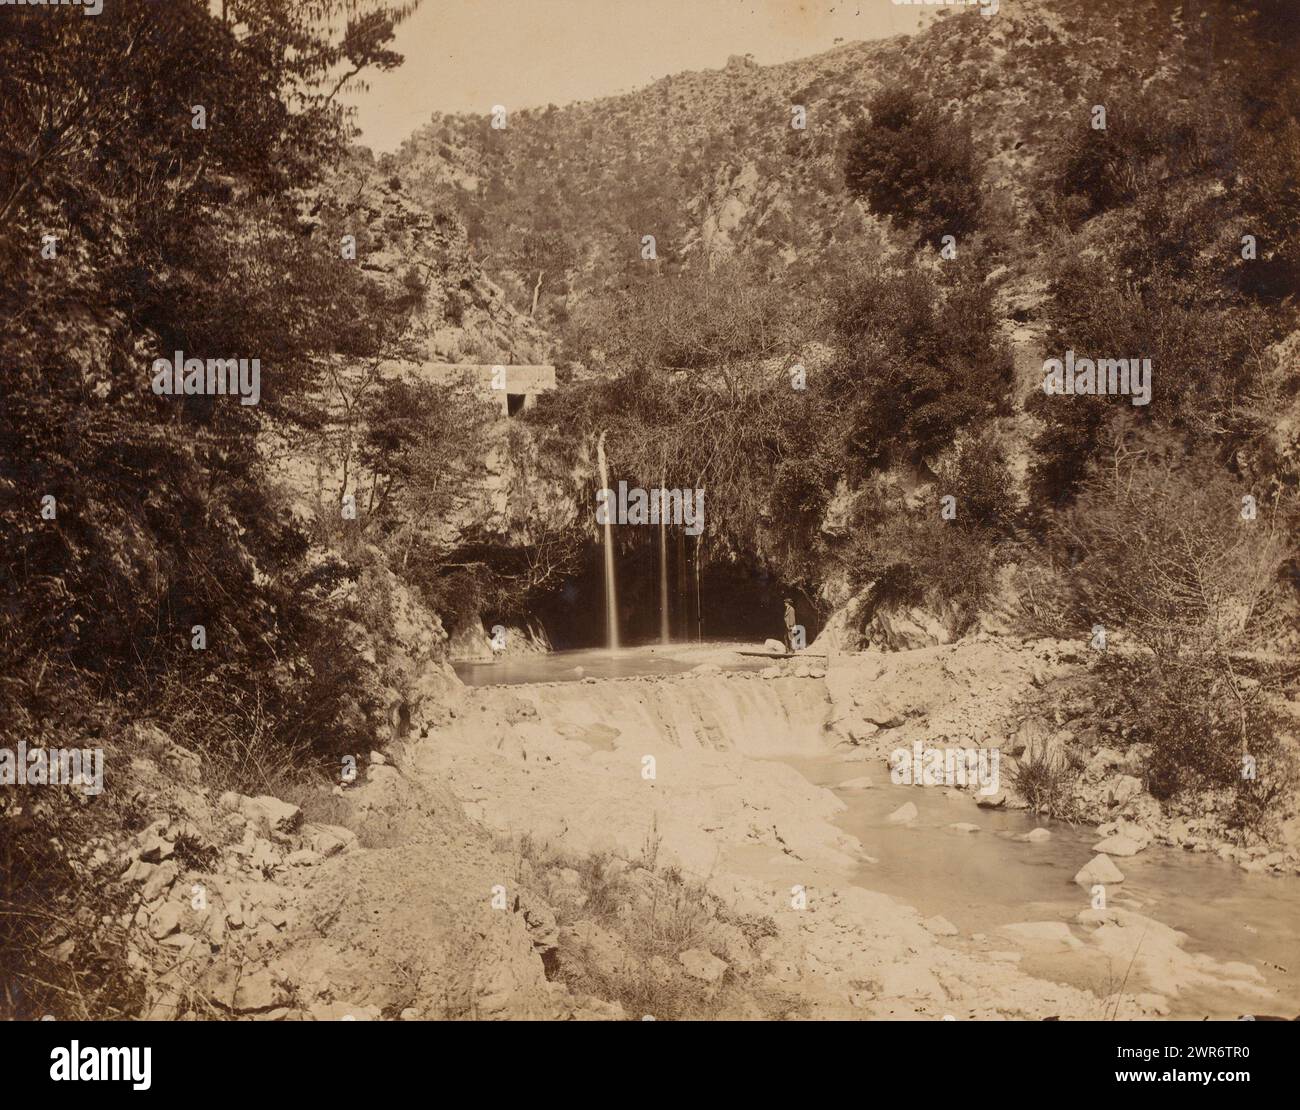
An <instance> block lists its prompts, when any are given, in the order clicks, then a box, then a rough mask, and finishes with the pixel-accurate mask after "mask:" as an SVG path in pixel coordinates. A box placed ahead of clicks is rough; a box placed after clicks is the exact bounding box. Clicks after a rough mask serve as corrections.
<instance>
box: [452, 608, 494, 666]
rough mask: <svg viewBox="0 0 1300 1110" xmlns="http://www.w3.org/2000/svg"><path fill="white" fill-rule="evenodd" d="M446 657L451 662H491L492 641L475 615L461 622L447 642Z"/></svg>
mask: <svg viewBox="0 0 1300 1110" xmlns="http://www.w3.org/2000/svg"><path fill="white" fill-rule="evenodd" d="M447 658H448V659H449V660H451V662H453V663H491V662H492V660H493V659H495V658H496V656H495V655H493V653H492V641H491V640H490V639H488V634H487V632H486V631H484V629H483V622H482V621H481V620H479V619H478V618H477V617H473V618H471V619H470V620H467V621H465V622H464V623H463V624H461V625H460V626H459V627H458V628H457V629H456V630H455V631H454V632H453V633H452V634H451V639H450V640H449V641H448V642H447Z"/></svg>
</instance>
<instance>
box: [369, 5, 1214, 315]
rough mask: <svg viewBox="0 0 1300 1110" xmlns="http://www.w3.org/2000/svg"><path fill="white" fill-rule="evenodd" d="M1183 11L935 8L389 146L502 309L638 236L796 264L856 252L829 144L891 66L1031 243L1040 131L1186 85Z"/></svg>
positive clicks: (1198, 51) (1199, 47) (613, 255)
mask: <svg viewBox="0 0 1300 1110" xmlns="http://www.w3.org/2000/svg"><path fill="white" fill-rule="evenodd" d="M1195 9H1196V5H1186V4H1183V3H1181V2H1175V0H1157V2H1153V3H1142V4H1128V3H1121V2H1118V0H1116V2H1110V3H1098V4H1086V5H1085V4H1077V3H1073V2H1069V0H1034V2H1031V3H1018V4H1015V5H1007V6H1006V7H1005V8H1004V9H1003V11H1002V12H1001V13H1000V14H999V15H998V17H996V18H991V19H989V18H982V17H980V16H979V15H978V14H977V13H975V12H969V13H964V14H956V15H954V14H947V13H945V14H944V17H943V18H940V19H938V20H936V21H935V22H934V24H933V25H932V26H931V27H930V28H929V29H928V30H927V31H925V32H924V33H922V34H920V35H918V36H916V37H914V38H906V37H899V38H896V39H891V40H887V41H879V42H871V43H854V44H849V45H846V46H843V47H840V48H837V49H835V50H833V51H830V52H827V53H825V54H822V55H818V56H816V57H813V58H807V59H800V60H798V61H794V62H789V63H785V64H781V65H774V66H766V67H763V66H758V65H756V64H754V63H753V62H752V61H750V60H748V59H746V58H741V57H733V58H732V59H731V60H730V61H729V62H728V64H727V65H726V66H725V67H724V68H722V69H719V70H711V71H705V72H695V73H682V74H676V75H673V76H671V77H666V78H664V79H663V80H661V81H658V82H656V83H655V84H653V85H651V86H649V87H647V88H645V89H642V90H639V91H637V92H635V93H631V94H627V95H623V96H616V97H610V98H606V99H600V100H595V101H589V102H585V103H580V104H575V105H571V106H566V107H564V108H555V107H554V106H551V107H547V108H533V107H528V108H525V107H519V108H518V109H517V110H514V111H512V112H511V113H510V115H509V117H508V123H507V127H506V128H505V129H503V130H495V129H493V127H492V126H491V120H490V119H489V118H488V117H486V116H482V117H479V116H438V115H435V116H434V118H433V119H432V120H431V121H430V123H429V124H428V125H426V126H425V127H424V128H422V129H421V130H420V131H419V132H417V133H416V134H415V135H413V136H412V137H411V138H410V139H409V140H408V141H407V142H406V143H405V144H403V146H402V148H401V150H400V152H399V153H398V154H397V155H396V156H395V157H394V158H393V160H392V164H393V166H394V168H395V169H396V171H397V172H399V173H400V174H401V176H402V177H403V178H404V179H405V180H406V181H407V182H409V183H410V184H409V186H408V187H410V188H412V189H413V190H415V191H416V192H421V193H424V192H427V193H431V194H434V195H437V196H439V197H441V198H445V200H446V201H447V203H450V204H453V205H455V206H456V207H457V209H458V210H460V211H461V212H463V213H464V215H465V218H466V221H467V225H468V227H469V231H470V239H471V242H472V243H473V246H474V250H475V251H476V254H477V256H478V257H480V258H483V259H484V260H485V265H486V268H487V269H488V272H490V273H493V274H495V275H497V276H498V277H500V278H501V279H502V280H504V281H507V282H509V283H510V285H511V288H513V289H514V290H515V296H516V303H517V304H518V305H520V306H521V307H525V306H527V304H528V296H527V294H531V290H532V287H533V284H534V282H535V279H536V275H537V272H538V271H540V270H545V271H546V272H547V277H546V281H545V283H544V285H543V290H542V302H543V304H544V305H545V304H546V303H547V301H548V300H551V299H554V298H555V297H556V296H557V295H558V294H559V293H561V292H562V291H566V290H569V289H571V290H572V291H573V292H574V293H576V294H579V295H584V294H591V293H593V292H595V291H598V290H600V289H602V288H604V287H606V286H607V285H609V284H610V283H611V282H614V283H618V282H620V281H621V280H624V279H625V275H626V274H627V273H628V272H629V271H630V270H632V269H633V268H634V267H635V266H636V265H637V264H638V263H639V262H640V254H639V250H640V243H641V237H642V236H643V235H647V234H653V235H655V236H656V239H657V246H658V252H659V255H660V258H662V259H663V260H664V261H665V262H666V264H667V265H669V266H671V265H674V264H680V263H681V262H683V261H684V260H685V259H687V258H689V257H690V256H691V255H692V254H694V253H697V252H714V251H724V252H725V251H740V252H743V253H747V254H753V255H757V256H759V257H762V258H764V259H768V260H776V259H779V260H780V261H781V262H782V263H784V264H789V265H800V266H804V267H811V266H814V265H815V264H816V261H817V260H818V259H821V258H823V257H824V256H830V255H834V254H835V252H837V251H839V252H844V253H847V252H853V251H858V250H861V247H862V238H863V237H864V235H866V234H868V233H869V229H870V226H871V224H872V223H873V222H874V221H873V220H872V219H871V217H870V215H869V213H868V212H867V211H866V206H865V205H862V204H860V203H858V202H856V201H855V200H854V199H853V198H852V197H850V196H848V195H847V194H846V192H845V190H844V188H843V173H842V163H843V156H844V142H845V139H846V136H847V135H848V133H849V131H850V129H851V128H852V126H853V125H854V124H855V123H856V122H857V121H858V120H859V119H860V118H861V117H862V115H863V113H864V109H865V106H866V104H867V101H868V99H869V98H870V97H871V95H872V94H873V93H875V92H877V91H878V90H879V89H881V88H882V87H884V86H886V85H890V84H894V83H902V84H905V85H907V86H909V87H913V88H917V89H922V90H924V91H925V93H926V94H927V96H929V97H930V98H932V99H933V101H934V102H936V103H937V104H938V105H939V106H941V107H942V108H944V109H946V110H951V111H953V112H955V113H958V114H959V115H960V116H961V118H962V119H963V120H964V121H967V122H969V124H970V126H971V130H972V136H973V140H974V144H975V150H976V154H977V156H978V162H979V166H980V174H981V177H982V187H983V190H984V193H985V194H986V196H987V197H988V198H989V203H990V204H992V205H994V206H996V208H997V214H998V218H997V221H996V227H995V229H994V230H993V231H991V232H990V235H995V236H996V237H997V238H998V239H999V240H1000V244H999V245H1000V246H1001V247H1002V248H1003V249H1004V250H1005V251H1006V253H1007V254H1008V255H1009V256H1011V257H1012V258H1023V257H1025V256H1027V255H1028V254H1030V253H1031V252H1032V251H1033V250H1034V249H1035V248H1036V247H1038V246H1041V244H1042V235H1043V230H1044V229H1043V226H1042V221H1041V219H1040V215H1039V212H1038V204H1037V202H1039V201H1041V199H1042V198H1041V195H1040V194H1039V190H1040V188H1041V185H1042V183H1043V179H1044V177H1045V175H1046V174H1047V172H1048V170H1047V168H1046V167H1047V165H1048V164H1049V163H1050V162H1052V160H1053V158H1054V147H1055V144H1056V143H1057V142H1058V139H1059V137H1060V135H1061V134H1062V133H1063V132H1065V131H1068V130H1069V129H1070V128H1072V127H1080V128H1081V127H1085V126H1086V125H1087V122H1088V109H1089V108H1090V107H1091V105H1092V104H1093V103H1095V102H1097V99H1098V97H1099V94H1100V92H1101V91H1104V92H1105V96H1103V97H1101V99H1106V97H1112V98H1113V97H1116V96H1119V95H1121V94H1123V93H1124V92H1126V91H1127V90H1130V89H1134V88H1137V87H1147V88H1149V87H1152V86H1154V87H1156V88H1164V89H1167V90H1168V93H1169V95H1170V96H1171V97H1173V98H1174V99H1179V100H1189V99H1195V98H1197V97H1199V96H1200V95H1201V88H1202V80H1201V73H1200V70H1201V66H1202V65H1203V64H1204V61H1205V60H1206V57H1205V55H1206V52H1208V51H1213V49H1214V37H1213V34H1212V33H1210V34H1207V21H1210V20H1211V17H1212V16H1213V18H1216V19H1221V18H1222V16H1221V14H1220V13H1215V12H1213V11H1212V9H1210V8H1207V9H1206V10H1204V11H1202V12H1198V11H1196V10H1195ZM1218 64H1219V65H1222V66H1225V67H1226V66H1228V65H1230V64H1231V63H1230V62H1228V61H1227V60H1226V57H1225V58H1221V59H1219V60H1218ZM796 105H798V106H802V107H803V108H804V109H805V110H806V127H805V128H804V129H802V130H797V129H795V128H794V127H792V120H793V116H792V109H793V106H796ZM548 237H550V238H548ZM551 239H555V240H558V242H559V244H561V245H562V249H559V250H554V251H551V250H550V249H549V248H550V247H551V246H552V243H551ZM548 254H554V255H555V256H556V257H553V258H550V259H549V260H548V257H547V256H548ZM532 256H536V257H532ZM556 267H563V268H564V272H563V273H557V272H555V268H556ZM548 294H549V296H548Z"/></svg>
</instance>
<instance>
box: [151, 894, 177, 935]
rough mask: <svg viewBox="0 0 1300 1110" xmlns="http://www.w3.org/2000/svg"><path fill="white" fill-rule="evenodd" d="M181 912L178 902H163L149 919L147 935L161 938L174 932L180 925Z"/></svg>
mask: <svg viewBox="0 0 1300 1110" xmlns="http://www.w3.org/2000/svg"><path fill="white" fill-rule="evenodd" d="M182 912H183V911H182V909H181V907H180V904H179V903H178V902H164V903H163V904H162V905H161V906H160V907H159V908H158V912H157V913H155V914H154V915H153V917H151V918H150V919H149V935H150V936H151V937H153V938H154V940H162V938H163V937H165V936H169V935H171V934H172V933H174V932H176V930H177V929H179V928H180V927H181V914H182Z"/></svg>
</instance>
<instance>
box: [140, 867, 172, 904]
mask: <svg viewBox="0 0 1300 1110" xmlns="http://www.w3.org/2000/svg"><path fill="white" fill-rule="evenodd" d="M175 881H176V861H175V860H170V859H169V860H167V861H166V862H165V863H161V864H159V865H158V866H157V867H155V868H154V869H153V874H151V875H150V876H149V877H148V878H147V879H146V880H145V883H144V886H143V887H141V888H140V901H142V902H144V903H146V904H148V903H149V902H154V901H157V900H158V899H159V898H162V897H163V896H164V895H165V894H166V893H167V892H168V891H169V890H171V888H172V883H174V882H175Z"/></svg>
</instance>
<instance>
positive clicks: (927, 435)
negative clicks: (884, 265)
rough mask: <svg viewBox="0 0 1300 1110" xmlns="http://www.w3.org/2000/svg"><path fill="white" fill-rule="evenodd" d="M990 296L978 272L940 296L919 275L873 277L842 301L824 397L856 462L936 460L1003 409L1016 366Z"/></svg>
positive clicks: (937, 289) (936, 287) (855, 285)
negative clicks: (960, 437) (961, 435)
mask: <svg viewBox="0 0 1300 1110" xmlns="http://www.w3.org/2000/svg"><path fill="white" fill-rule="evenodd" d="M991 296H992V295H991V291H990V290H989V289H987V288H986V287H985V286H983V284H982V283H981V282H980V281H979V280H978V279H977V276H976V275H975V274H974V273H973V272H970V271H965V270H964V271H962V273H961V275H960V276H959V277H958V278H957V279H956V281H955V282H954V284H953V285H952V286H950V287H948V288H942V287H940V286H939V285H937V284H936V283H935V282H934V281H932V280H931V279H930V278H929V277H928V276H926V275H925V274H923V273H921V272H920V271H918V270H915V269H907V270H902V271H875V272H869V273H867V274H865V275H863V276H861V277H860V278H859V279H858V280H857V281H856V282H854V283H853V284H852V285H851V286H850V287H848V288H847V289H846V290H845V291H844V292H843V293H842V294H841V295H840V298H839V301H838V303H837V305H836V310H835V321H834V323H835V331H836V335H837V338H838V341H839V342H838V345H839V350H840V352H841V354H840V356H839V359H838V360H837V362H836V363H835V365H834V366H833V367H832V369H831V372H830V375H829V383H828V390H827V392H828V394H829V397H828V400H829V401H830V402H831V403H832V404H833V405H834V406H835V407H836V408H837V409H839V410H840V417H839V421H840V424H841V426H842V427H843V428H844V432H843V435H844V439H845V447H846V450H847V453H848V455H849V458H850V461H851V462H853V463H856V465H857V466H858V467H859V468H862V467H864V466H865V467H873V466H878V465H882V464H884V463H887V462H889V461H890V460H891V459H892V458H895V457H897V458H904V459H912V460H917V459H921V458H925V457H927V456H933V455H936V454H937V453H938V452H939V451H940V450H941V449H942V448H944V447H946V446H948V445H949V444H951V443H952V441H953V439H954V438H955V437H956V435H957V433H958V432H959V431H962V430H966V431H970V432H972V433H973V432H978V431H979V429H980V428H981V427H982V425H984V424H985V423H986V422H987V421H988V420H989V418H990V417H992V416H993V415H994V413H996V412H997V411H998V409H999V407H1000V406H1001V405H1002V404H1003V403H1004V401H1005V396H1006V386H1007V383H1008V382H1009V380H1010V372H1011V360H1010V353H1009V350H1008V348H1007V347H1006V344H1005V342H1004V341H1003V339H1002V337H1001V334H1000V332H999V331H998V328H997V321H996V316H995V314H994V312H993V307H992V299H991Z"/></svg>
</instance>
